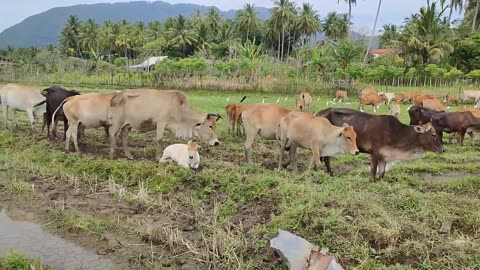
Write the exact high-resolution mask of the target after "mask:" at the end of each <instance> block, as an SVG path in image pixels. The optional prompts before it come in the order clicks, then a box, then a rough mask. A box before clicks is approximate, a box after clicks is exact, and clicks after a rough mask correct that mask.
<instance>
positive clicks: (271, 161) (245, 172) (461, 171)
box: [0, 89, 480, 269]
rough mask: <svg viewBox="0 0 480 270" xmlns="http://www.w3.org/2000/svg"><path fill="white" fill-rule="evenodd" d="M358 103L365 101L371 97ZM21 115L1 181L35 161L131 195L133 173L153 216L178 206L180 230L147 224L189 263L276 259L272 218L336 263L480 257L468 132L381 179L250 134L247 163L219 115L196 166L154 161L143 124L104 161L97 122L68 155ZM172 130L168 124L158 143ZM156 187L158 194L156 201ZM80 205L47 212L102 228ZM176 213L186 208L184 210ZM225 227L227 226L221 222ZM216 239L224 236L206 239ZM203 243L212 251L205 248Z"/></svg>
mask: <svg viewBox="0 0 480 270" xmlns="http://www.w3.org/2000/svg"><path fill="white" fill-rule="evenodd" d="M90 90H91V89H90ZM246 95H247V96H248V97H247V99H246V101H245V103H247V104H250V103H256V102H261V101H262V99H263V98H265V101H266V102H273V103H275V102H276V100H277V99H278V97H280V95H276V94H259V93H247V94H246ZM187 96H188V99H189V102H190V103H191V104H192V106H194V107H195V108H198V109H199V110H201V111H203V112H205V113H207V112H212V111H217V112H220V113H221V114H223V115H224V114H225V113H224V107H225V105H226V103H227V102H226V98H227V97H231V98H230V102H236V101H239V100H240V99H241V97H242V96H243V93H242V94H240V93H235V94H233V93H224V92H210V91H189V92H187ZM284 98H285V95H282V96H281V101H280V103H279V104H280V105H282V106H287V107H293V106H294V102H295V96H294V95H290V96H289V97H288V100H287V101H285V100H284ZM351 99H352V103H351V104H349V105H348V104H347V105H345V104H338V103H337V104H335V105H331V106H334V107H350V108H357V106H358V103H357V102H356V99H355V98H353V97H352V98H351ZM327 100H331V98H327V97H321V98H320V100H318V101H317V97H314V104H313V106H311V108H310V111H311V112H316V111H318V110H320V109H323V108H325V107H326V105H325V104H326V102H327ZM406 108H407V105H402V114H401V121H402V122H404V123H407V122H408V113H407V112H406ZM460 108H461V107H458V108H456V107H452V108H451V110H458V109H460ZM462 108H463V107H462ZM366 111H367V112H371V107H370V108H367V109H366ZM379 113H383V114H388V108H386V107H385V106H381V108H380V111H379ZM20 114H21V113H19V114H18V115H20ZM20 120H21V125H20V126H21V127H20V129H19V130H16V131H14V132H12V131H5V130H1V131H0V148H1V149H2V151H1V152H0V165H1V166H2V167H7V168H9V170H8V171H0V176H2V177H0V178H1V179H6V180H0V184H3V186H5V187H7V189H8V190H11V189H13V190H15V189H16V190H24V187H25V186H24V185H23V182H18V183H22V184H18V183H16V184H12V183H15V181H14V180H11V179H17V180H16V181H25V182H28V181H29V180H28V177H27V176H29V175H34V174H38V173H36V170H34V169H32V167H35V168H38V170H40V171H42V174H45V175H64V174H72V175H75V176H77V177H79V179H81V180H80V181H83V182H84V184H86V185H88V184H89V183H88V182H89V181H93V180H92V179H95V181H98V182H99V184H100V185H107V183H108V181H109V180H113V181H114V182H115V183H117V184H119V185H121V186H123V187H125V188H126V190H127V192H128V194H127V195H125V197H124V198H123V200H125V201H127V202H128V203H132V204H135V203H138V202H137V201H136V200H135V195H136V194H137V193H138V191H139V186H138V185H139V183H140V182H143V183H144V185H145V190H146V192H147V194H148V196H149V197H150V200H149V204H151V206H150V207H151V208H152V209H160V210H158V212H161V213H163V214H162V215H160V214H158V216H159V217H160V216H163V215H167V216H176V215H179V216H180V217H182V218H178V216H176V217H177V218H178V219H176V220H177V222H178V224H177V227H178V228H180V235H179V234H178V233H177V232H176V231H175V230H174V229H172V230H165V231H162V232H161V233H160V232H156V233H155V234H161V235H162V236H163V237H167V238H168V239H170V240H169V241H158V243H159V244H158V245H160V247H165V250H167V251H168V252H170V253H169V254H170V255H171V256H174V255H179V254H182V253H183V252H187V251H188V250H187V249H186V248H185V247H183V248H182V245H183V244H182V243H186V242H188V241H190V242H188V243H190V244H191V246H193V247H195V248H196V251H199V254H195V253H192V254H194V255H191V256H194V257H195V258H196V259H198V260H205V261H207V262H206V263H203V264H202V263H198V262H197V263H198V265H199V267H200V268H204V267H206V266H208V265H212V264H213V265H216V266H217V267H219V268H222V269H228V268H242V269H246V268H255V269H272V268H279V269H285V268H284V266H280V265H275V264H274V261H275V260H276V257H275V256H274V255H273V254H272V253H271V251H270V248H269V240H270V239H271V238H272V237H274V236H275V235H276V233H277V230H278V229H285V230H289V231H292V232H294V233H296V234H298V235H300V236H302V237H304V238H305V239H307V240H308V241H310V242H312V243H315V244H317V245H320V246H324V247H327V248H328V249H329V251H330V252H331V253H333V254H334V255H335V256H336V257H337V258H338V260H339V261H340V263H341V264H342V265H343V266H344V267H347V268H356V269H466V268H470V269H478V268H480V259H479V258H480V208H479V207H478V206H479V205H480V196H479V195H480V192H479V190H480V177H479V176H478V175H480V174H479V173H480V162H479V161H480V158H479V150H480V147H478V146H476V147H471V146H470V141H469V139H467V141H466V143H465V146H463V147H461V146H459V145H446V150H447V152H446V153H444V154H440V155H437V154H434V153H428V154H427V155H425V156H424V157H423V158H422V159H419V160H416V161H411V162H405V163H400V164H397V165H396V166H394V167H393V169H392V170H391V171H389V172H388V173H387V174H386V177H385V178H384V179H383V180H381V181H376V182H372V181H371V178H370V173H369V171H368V169H367V168H368V166H369V156H368V155H365V154H362V155H359V156H347V155H339V156H337V157H336V158H334V159H333V161H332V167H333V169H334V172H335V175H336V176H334V177H330V176H329V175H328V174H326V173H325V172H323V171H320V172H314V171H304V169H305V167H306V166H307V164H308V161H309V158H310V153H309V151H308V150H303V151H300V155H299V161H300V164H299V169H300V172H299V173H293V172H291V171H290V170H283V171H276V170H273V168H275V167H276V165H275V164H276V160H277V145H276V143H275V142H268V141H263V140H257V142H256V144H255V145H254V151H253V153H254V160H255V161H256V162H255V163H254V164H252V165H247V164H246V163H245V158H244V153H243V140H239V139H237V138H234V137H233V136H232V135H230V134H228V132H227V128H226V121H225V120H220V122H219V127H218V132H217V134H218V136H219V139H220V140H221V141H222V144H221V146H219V147H215V148H212V147H208V146H205V147H204V149H203V150H202V151H201V153H200V154H201V156H202V163H201V167H202V168H201V170H199V171H191V170H185V169H183V168H179V167H178V166H175V165H173V164H158V163H157V162H155V161H154V156H155V151H154V150H153V148H152V147H153V146H154V143H153V139H154V136H155V135H154V134H153V133H148V134H133V135H132V136H131V138H130V140H129V141H130V143H131V144H141V145H145V147H137V148H134V149H133V151H132V153H133V154H134V156H135V158H136V161H134V162H132V161H127V160H126V159H125V158H123V156H122V155H121V154H119V158H117V159H115V160H109V159H107V156H108V145H106V144H104V143H101V141H102V140H103V130H87V131H86V132H87V136H88V139H87V140H86V145H87V149H89V152H88V153H86V154H84V155H83V156H78V155H76V154H73V153H68V154H65V153H63V143H60V142H55V143H49V142H46V141H45V140H44V139H43V137H44V135H40V134H36V135H34V136H33V138H32V137H31V136H29V135H28V134H27V133H26V128H27V126H28V124H27V123H26V121H25V117H24V116H21V117H20ZM180 141H181V140H179V139H175V138H173V137H172V136H171V135H170V134H167V136H166V138H165V143H164V145H167V144H171V143H177V142H180ZM29 164H30V165H29ZM5 176H8V177H5ZM22 176H23V177H24V178H25V179H22ZM15 177H16V178H15ZM2 181H3V182H2ZM5 181H6V183H5ZM12 181H13V182H12ZM8 183H9V184H8ZM16 185H19V186H20V187H19V188H15V186H16ZM30 189H31V188H30ZM0 192H3V191H0ZM160 195H162V196H164V197H162V198H164V199H162V201H159V199H158V198H159V196H160ZM116 199H117V200H118V198H116ZM84 214H85V213H80V212H58V214H57V219H58V220H61V221H62V224H65V229H75V230H78V231H85V232H95V233H97V234H101V233H102V232H103V231H105V230H106V229H107V230H108V228H109V227H108V224H107V223H106V221H105V220H101V218H100V217H97V216H96V215H95V213H86V215H84ZM92 216H93V218H92ZM185 216H188V217H189V218H188V219H187V220H185ZM178 220H185V221H178ZM444 220H451V221H453V226H452V230H451V232H450V233H449V234H441V233H440V232H439V228H440V227H441V224H442V222H443V221H444ZM182 222H184V223H188V224H186V225H185V224H183V223H182ZM191 226H193V228H194V229H193V234H194V235H196V236H197V237H190V238H188V235H189V233H190V231H187V230H185V231H182V228H184V227H191ZM232 226H233V227H234V228H236V229H233V230H232V229H229V228H231V227H232ZM189 230H191V229H189ZM172 235H173V236H175V237H173V236H172ZM200 235H202V236H200ZM182 237H186V238H188V239H187V240H185V239H183V238H182ZM144 238H146V239H150V238H152V236H151V235H150V236H148V237H144ZM179 239H183V242H182V241H181V240H179ZM220 239H222V240H221V241H216V240H220ZM219 242H221V243H224V245H223V246H220V247H217V246H215V248H212V246H213V245H214V243H219ZM156 243H157V241H156ZM163 245H164V246H163ZM215 245H217V244H215ZM168 247H170V248H171V249H169V248H168ZM212 250H220V251H221V252H220V251H219V252H218V254H217V255H216V256H210V257H207V256H206V255H205V254H210V252H212ZM200 251H203V252H200Z"/></svg>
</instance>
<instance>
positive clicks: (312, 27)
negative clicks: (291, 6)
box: [298, 3, 320, 46]
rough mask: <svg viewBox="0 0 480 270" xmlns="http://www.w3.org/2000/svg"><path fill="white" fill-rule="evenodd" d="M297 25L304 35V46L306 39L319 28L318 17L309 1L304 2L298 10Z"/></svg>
mask: <svg viewBox="0 0 480 270" xmlns="http://www.w3.org/2000/svg"><path fill="white" fill-rule="evenodd" d="M298 27H299V30H300V32H301V33H302V34H303V36H304V39H303V42H302V46H305V43H306V41H307V39H310V38H311V36H312V35H314V34H315V33H317V32H318V31H319V30H320V18H319V16H318V14H317V11H316V10H314V9H313V6H312V5H311V4H310V3H304V4H303V6H302V9H301V10H300V15H299V18H298Z"/></svg>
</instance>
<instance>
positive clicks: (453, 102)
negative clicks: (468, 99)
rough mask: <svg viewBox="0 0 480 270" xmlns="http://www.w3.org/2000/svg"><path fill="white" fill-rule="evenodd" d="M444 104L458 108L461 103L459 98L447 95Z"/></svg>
mask: <svg viewBox="0 0 480 270" xmlns="http://www.w3.org/2000/svg"><path fill="white" fill-rule="evenodd" d="M443 102H444V103H445V104H447V105H455V106H457V105H458V103H459V100H458V98H457V97H456V96H454V95H450V94H447V95H446V96H445V100H444V101H443Z"/></svg>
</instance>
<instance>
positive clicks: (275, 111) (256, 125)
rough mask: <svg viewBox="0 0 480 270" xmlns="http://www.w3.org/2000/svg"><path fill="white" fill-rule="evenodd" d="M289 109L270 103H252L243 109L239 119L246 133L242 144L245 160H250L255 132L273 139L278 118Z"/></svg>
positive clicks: (278, 121) (283, 115)
mask: <svg viewBox="0 0 480 270" xmlns="http://www.w3.org/2000/svg"><path fill="white" fill-rule="evenodd" d="M291 111H292V110H290V109H287V108H283V107H280V106H278V105H276V104H270V103H258V104H253V105H250V106H248V107H247V108H246V109H245V110H243V112H242V115H241V119H242V123H243V125H244V127H245V133H246V139H245V144H244V146H245V156H246V158H247V162H249V163H250V162H252V146H253V143H254V142H255V137H256V136H257V134H258V135H260V136H261V137H262V138H264V139H267V140H275V139H276V138H277V136H276V134H277V127H278V124H279V123H280V120H281V119H282V118H283V117H285V116H286V115H287V114H288V113H290V112H291Z"/></svg>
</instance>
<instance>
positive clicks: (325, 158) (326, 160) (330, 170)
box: [320, 157, 333, 176]
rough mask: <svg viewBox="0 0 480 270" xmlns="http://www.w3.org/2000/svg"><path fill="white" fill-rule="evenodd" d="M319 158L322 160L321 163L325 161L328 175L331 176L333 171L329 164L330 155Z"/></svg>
mask: <svg viewBox="0 0 480 270" xmlns="http://www.w3.org/2000/svg"><path fill="white" fill-rule="evenodd" d="M320 160H321V161H322V160H323V163H325V167H326V168H327V173H328V174H330V176H333V171H332V166H331V163H330V161H331V158H330V157H320Z"/></svg>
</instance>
